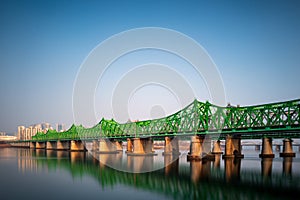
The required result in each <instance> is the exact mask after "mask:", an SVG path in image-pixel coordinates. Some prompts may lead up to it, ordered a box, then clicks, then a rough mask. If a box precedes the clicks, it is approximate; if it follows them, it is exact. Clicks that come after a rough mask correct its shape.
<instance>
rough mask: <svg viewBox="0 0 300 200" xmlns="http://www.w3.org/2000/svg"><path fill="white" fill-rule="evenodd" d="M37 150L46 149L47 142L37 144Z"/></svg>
mask: <svg viewBox="0 0 300 200" xmlns="http://www.w3.org/2000/svg"><path fill="white" fill-rule="evenodd" d="M35 148H36V149H45V148H46V142H36V143H35Z"/></svg>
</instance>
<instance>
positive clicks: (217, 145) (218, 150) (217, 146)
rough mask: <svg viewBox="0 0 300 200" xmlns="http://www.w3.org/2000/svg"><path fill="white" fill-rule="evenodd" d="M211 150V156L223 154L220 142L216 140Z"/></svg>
mask: <svg viewBox="0 0 300 200" xmlns="http://www.w3.org/2000/svg"><path fill="white" fill-rule="evenodd" d="M213 143H214V144H213V150H212V153H213V154H223V152H222V151H221V144H220V143H221V142H220V140H217V141H214V142H213Z"/></svg>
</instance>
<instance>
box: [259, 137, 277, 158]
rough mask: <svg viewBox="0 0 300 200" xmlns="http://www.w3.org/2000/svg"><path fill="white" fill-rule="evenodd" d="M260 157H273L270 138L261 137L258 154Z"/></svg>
mask: <svg viewBox="0 0 300 200" xmlns="http://www.w3.org/2000/svg"><path fill="white" fill-rule="evenodd" d="M259 157H260V158H274V153H273V150H272V138H263V139H262V150H261V154H259Z"/></svg>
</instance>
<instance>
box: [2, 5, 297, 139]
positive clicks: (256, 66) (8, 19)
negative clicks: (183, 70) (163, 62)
mask: <svg viewBox="0 0 300 200" xmlns="http://www.w3.org/2000/svg"><path fill="white" fill-rule="evenodd" d="M299 19H300V3H299V1H146V0H140V1H71V0H70V1H42V0H41V1H0V27H1V29H0V75H1V78H0V92H1V98H0V106H1V112H0V119H1V120H0V131H6V132H8V133H13V132H16V131H17V126H18V125H25V126H28V125H30V124H35V123H40V122H50V123H51V124H52V125H53V126H54V124H55V123H57V122H60V123H64V124H66V126H67V127H68V126H69V125H70V124H71V123H73V114H72V92H73V84H74V81H75V78H76V75H77V72H78V70H79V68H80V65H81V64H82V62H83V61H84V59H85V58H86V57H87V56H88V54H89V53H90V51H92V49H93V48H95V47H96V46H97V45H98V44H99V43H100V42H102V41H104V40H105V39H107V38H109V37H110V36H112V35H114V34H117V33H120V32H122V31H126V30H129V29H133V28H141V27H163V28H168V29H173V30H176V31H179V32H181V33H183V34H185V35H187V36H189V37H191V38H193V39H194V40H195V41H197V42H198V43H199V44H200V45H202V46H203V48H205V49H206V51H207V52H208V54H209V55H210V56H211V58H212V59H213V61H214V62H215V64H216V66H217V67H218V69H219V71H220V74H221V76H222V79H223V82H224V87H225V90H226V97H227V99H226V100H227V102H230V103H231V104H240V105H252V104H262V103H268V102H275V101H284V100H290V99H298V98H300V84H299V83H300V79H299V74H300V66H299V63H300V37H299V36H300V20H299ZM150 57H151V56H150ZM179 70H180V69H179ZM115 71H116V72H117V71H118V69H117V68H116V69H115ZM187 73H189V71H188V70H187ZM190 73H191V74H192V72H190ZM191 76H192V75H191ZM195 82H196V80H194V83H193V84H196V83H195ZM200 85H201V83H200ZM158 90H159V91H160V92H162V93H163V91H161V90H160V89H158ZM144 92H145V91H144ZM156 92H157V91H156ZM156 92H155V90H154V87H152V88H150V89H149V91H148V93H150V94H149V95H150V96H152V97H153V96H154V97H155V94H156ZM203 93H206V92H205V91H203ZM141 94H142V93H139V94H138V95H137V98H136V100H143V98H142V97H141ZM197 94H198V96H197V98H199V99H201V91H199V93H197ZM162 96H163V95H162ZM166 96H167V95H166ZM98 98H100V97H98V96H97V98H96V100H97V99H98ZM166 99H169V97H167V98H166ZM204 99H205V98H204ZM99 102H100V101H99ZM150 103H151V102H150ZM144 105H145V103H144ZM131 106H132V105H131ZM98 107H99V109H100V110H99V112H98V111H97V117H99V120H100V119H101V118H102V117H105V118H110V117H111V116H110V114H109V111H104V110H101V106H98ZM104 107H105V106H104ZM150 107H151V106H150ZM139 108H140V107H139ZM146 108H149V105H147V104H146V105H145V109H146ZM172 108H173V107H172ZM141 109H142V108H141ZM170 109H171V108H170ZM174 109H175V108H174ZM175 111H177V110H174V112H175ZM143 112H149V110H145V111H141V113H143ZM169 112H171V111H169ZM162 113H163V112H162ZM135 117H136V118H137V117H139V116H136V115H135ZM141 118H143V116H141Z"/></svg>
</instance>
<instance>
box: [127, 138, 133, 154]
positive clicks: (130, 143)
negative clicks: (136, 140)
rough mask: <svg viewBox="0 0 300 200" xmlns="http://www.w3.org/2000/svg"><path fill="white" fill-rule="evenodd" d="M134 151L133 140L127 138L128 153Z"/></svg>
mask: <svg viewBox="0 0 300 200" xmlns="http://www.w3.org/2000/svg"><path fill="white" fill-rule="evenodd" d="M132 151H133V144H132V139H130V138H127V150H126V153H128V152H129V153H130V152H132Z"/></svg>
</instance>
